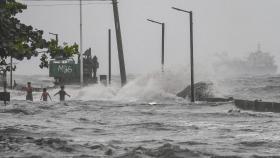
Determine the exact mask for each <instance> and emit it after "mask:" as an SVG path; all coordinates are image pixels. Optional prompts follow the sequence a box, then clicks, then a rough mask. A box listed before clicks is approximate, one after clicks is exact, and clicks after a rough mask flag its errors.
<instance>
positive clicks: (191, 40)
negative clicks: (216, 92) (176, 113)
mask: <svg viewBox="0 0 280 158" xmlns="http://www.w3.org/2000/svg"><path fill="white" fill-rule="evenodd" d="M172 9H174V10H177V11H181V12H185V13H188V14H189V16H190V50H191V53H190V55H191V102H194V101H195V96H194V65H193V13H192V11H186V10H183V9H179V8H175V7H172Z"/></svg>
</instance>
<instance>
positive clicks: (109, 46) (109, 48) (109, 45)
mask: <svg viewBox="0 0 280 158" xmlns="http://www.w3.org/2000/svg"><path fill="white" fill-rule="evenodd" d="M108 33H109V41H108V50H109V84H111V50H112V49H111V48H112V47H111V29H109V31H108Z"/></svg>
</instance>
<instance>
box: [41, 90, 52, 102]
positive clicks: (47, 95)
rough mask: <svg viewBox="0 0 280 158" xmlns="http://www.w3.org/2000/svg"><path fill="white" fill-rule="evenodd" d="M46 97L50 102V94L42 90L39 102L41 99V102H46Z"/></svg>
mask: <svg viewBox="0 0 280 158" xmlns="http://www.w3.org/2000/svg"><path fill="white" fill-rule="evenodd" d="M48 97H49V98H50V100H52V98H51V96H50V94H49V93H48V92H47V88H44V89H43V93H42V96H41V100H42V99H43V101H48Z"/></svg>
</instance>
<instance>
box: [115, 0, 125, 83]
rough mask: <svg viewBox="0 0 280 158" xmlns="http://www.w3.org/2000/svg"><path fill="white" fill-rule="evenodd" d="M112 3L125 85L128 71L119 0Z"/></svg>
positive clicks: (121, 71)
mask: <svg viewBox="0 0 280 158" xmlns="http://www.w3.org/2000/svg"><path fill="white" fill-rule="evenodd" d="M112 3H113V12H114V20H115V29H116V37H117V45H118V55H119V64H120V74H121V82H122V86H124V85H125V84H126V71H125V62H124V55H123V45H122V35H121V25H120V19H119V10H118V2H117V0H112Z"/></svg>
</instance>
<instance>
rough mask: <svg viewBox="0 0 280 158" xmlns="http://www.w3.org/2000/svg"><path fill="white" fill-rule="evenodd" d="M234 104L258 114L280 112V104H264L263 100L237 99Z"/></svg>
mask: <svg viewBox="0 0 280 158" xmlns="http://www.w3.org/2000/svg"><path fill="white" fill-rule="evenodd" d="M234 104H235V106H236V107H237V108H239V109H242V110H250V111H257V112H275V113H279V112H280V103H275V102H264V101H261V100H254V101H250V100H239V99H235V100H234Z"/></svg>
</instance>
